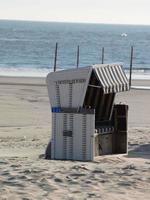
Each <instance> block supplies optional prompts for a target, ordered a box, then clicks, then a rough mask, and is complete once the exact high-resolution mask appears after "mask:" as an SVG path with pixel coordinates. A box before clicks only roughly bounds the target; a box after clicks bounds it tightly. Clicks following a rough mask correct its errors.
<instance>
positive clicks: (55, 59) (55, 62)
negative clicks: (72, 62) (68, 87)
mask: <svg viewBox="0 0 150 200" xmlns="http://www.w3.org/2000/svg"><path fill="white" fill-rule="evenodd" d="M57 49H58V43H57V42H56V47H55V58H54V72H56V65H57Z"/></svg>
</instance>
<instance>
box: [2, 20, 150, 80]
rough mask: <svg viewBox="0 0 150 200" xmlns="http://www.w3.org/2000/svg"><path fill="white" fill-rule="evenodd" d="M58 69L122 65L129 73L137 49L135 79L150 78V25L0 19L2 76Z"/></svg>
mask: <svg viewBox="0 0 150 200" xmlns="http://www.w3.org/2000/svg"><path fill="white" fill-rule="evenodd" d="M56 42H58V57H57V68H58V69H66V68H75V67H76V62H77V46H78V45H79V46H80V60H79V67H83V66H89V65H91V64H97V63H101V62H102V60H101V57H102V47H104V48H105V54H104V63H123V66H124V68H125V70H126V71H127V72H128V69H129V66H130V50H131V46H133V47H134V57H133V69H134V74H133V75H134V78H147V79H150V26H140V25H139V26H137V25H106V24H83V23H56V22H27V21H9V20H0V75H6V76H46V74H47V73H48V72H50V71H53V65H54V52H55V44H56Z"/></svg>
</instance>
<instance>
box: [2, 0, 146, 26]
mask: <svg viewBox="0 0 150 200" xmlns="http://www.w3.org/2000/svg"><path fill="white" fill-rule="evenodd" d="M149 9H150V0H0V19H12V20H13V19H17V20H32V21H55V22H57V21H58V22H86V23H110V24H144V25H145V24H148V25H150V11H149Z"/></svg>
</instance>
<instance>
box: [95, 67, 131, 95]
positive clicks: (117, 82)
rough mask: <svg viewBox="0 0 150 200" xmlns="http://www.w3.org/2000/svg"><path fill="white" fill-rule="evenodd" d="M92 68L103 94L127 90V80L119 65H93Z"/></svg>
mask: <svg viewBox="0 0 150 200" xmlns="http://www.w3.org/2000/svg"><path fill="white" fill-rule="evenodd" d="M93 69H94V72H95V73H96V76H97V78H98V80H99V81H100V83H101V86H102V88H103V91H104V93H105V94H108V93H116V92H123V91H127V90H129V82H128V79H127V77H126V74H125V72H124V70H123V68H122V66H121V65H94V66H93Z"/></svg>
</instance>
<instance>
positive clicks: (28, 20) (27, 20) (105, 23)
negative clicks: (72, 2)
mask: <svg viewBox="0 0 150 200" xmlns="http://www.w3.org/2000/svg"><path fill="white" fill-rule="evenodd" d="M0 21H22V22H43V23H44V22H45V23H46V22H49V23H68V24H69V23H70V24H95V25H96V24H97V25H125V26H150V24H136V23H135V24H132V23H131V24H128V23H108V22H83V21H81V22H77V21H53V20H31V19H7V18H5V19H0Z"/></svg>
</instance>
